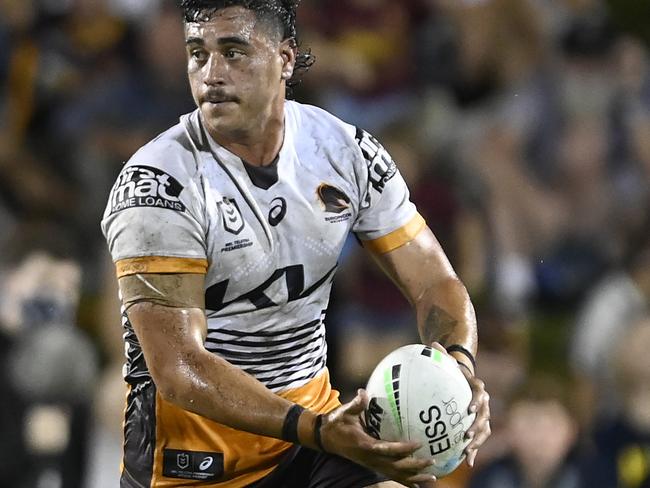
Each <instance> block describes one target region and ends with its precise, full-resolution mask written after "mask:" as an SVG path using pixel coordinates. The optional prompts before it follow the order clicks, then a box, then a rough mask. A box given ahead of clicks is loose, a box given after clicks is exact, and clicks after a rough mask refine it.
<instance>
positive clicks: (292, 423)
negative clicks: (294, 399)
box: [282, 403, 305, 444]
mask: <svg viewBox="0 0 650 488" xmlns="http://www.w3.org/2000/svg"><path fill="white" fill-rule="evenodd" d="M304 411H305V409H304V408H303V407H301V406H300V405H298V404H297V403H296V404H295V405H293V406H292V407H291V408H290V409H289V411H288V412H287V416H286V417H285V418H284V424H282V439H283V440H285V441H287V442H293V443H294V444H297V443H298V420H299V419H300V415H301V414H302V412H304Z"/></svg>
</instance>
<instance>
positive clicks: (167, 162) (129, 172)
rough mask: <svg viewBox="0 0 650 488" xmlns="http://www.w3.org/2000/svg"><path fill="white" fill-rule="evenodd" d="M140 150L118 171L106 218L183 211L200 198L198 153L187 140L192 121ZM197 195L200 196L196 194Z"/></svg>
mask: <svg viewBox="0 0 650 488" xmlns="http://www.w3.org/2000/svg"><path fill="white" fill-rule="evenodd" d="M194 115H195V114H190V115H188V116H183V117H182V118H181V120H180V122H179V123H178V124H177V125H175V126H174V127H172V128H170V129H169V130H167V131H165V132H163V133H162V134H160V135H159V136H158V137H156V138H155V139H153V140H152V141H151V142H149V143H148V144H146V145H144V146H143V147H142V148H140V149H139V150H138V151H137V152H136V153H135V154H134V155H133V156H132V157H131V159H130V160H129V161H128V162H127V163H126V164H125V165H124V167H123V168H122V170H121V171H120V173H119V175H118V176H117V179H116V181H115V184H114V185H113V188H112V190H111V194H110V198H109V202H108V205H107V209H106V212H105V216H108V215H112V214H115V213H117V212H119V211H121V210H126V209H131V208H135V207H158V208H168V209H172V210H177V211H183V212H184V211H185V210H186V208H187V205H188V200H192V202H194V203H192V204H195V203H196V202H195V200H196V198H195V197H196V196H197V195H198V194H200V173H199V153H198V151H197V149H196V146H195V144H194V142H193V140H192V137H191V136H190V131H191V124H192V121H191V117H192V116H194ZM197 192H199V193H197Z"/></svg>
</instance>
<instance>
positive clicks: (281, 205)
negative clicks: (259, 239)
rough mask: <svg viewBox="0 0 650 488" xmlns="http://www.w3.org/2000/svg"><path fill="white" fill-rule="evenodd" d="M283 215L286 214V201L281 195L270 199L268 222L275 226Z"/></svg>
mask: <svg viewBox="0 0 650 488" xmlns="http://www.w3.org/2000/svg"><path fill="white" fill-rule="evenodd" d="M285 215H287V201H286V200H285V199H284V198H282V197H278V198H274V199H273V200H272V201H271V210H269V224H271V225H272V226H273V227H275V226H277V225H278V224H279V223H280V222H282V220H283V219H284V216H285Z"/></svg>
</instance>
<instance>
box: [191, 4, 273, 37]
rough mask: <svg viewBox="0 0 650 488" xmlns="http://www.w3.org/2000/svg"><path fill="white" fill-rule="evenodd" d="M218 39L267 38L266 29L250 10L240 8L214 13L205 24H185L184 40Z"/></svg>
mask: <svg viewBox="0 0 650 488" xmlns="http://www.w3.org/2000/svg"><path fill="white" fill-rule="evenodd" d="M220 37H239V38H243V39H246V40H249V41H251V40H254V39H259V38H260V37H268V29H265V28H264V25H263V22H260V20H259V19H258V18H257V15H256V14H255V12H253V11H252V10H249V9H247V8H244V7H240V6H233V7H226V8H223V9H221V10H218V11H217V12H215V13H214V14H213V15H212V17H211V18H210V20H208V21H205V22H188V23H186V24H185V38H186V39H188V38H199V39H204V40H206V41H207V40H209V39H210V38H215V39H218V38H220Z"/></svg>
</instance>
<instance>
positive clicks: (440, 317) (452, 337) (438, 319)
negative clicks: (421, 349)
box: [415, 277, 477, 371]
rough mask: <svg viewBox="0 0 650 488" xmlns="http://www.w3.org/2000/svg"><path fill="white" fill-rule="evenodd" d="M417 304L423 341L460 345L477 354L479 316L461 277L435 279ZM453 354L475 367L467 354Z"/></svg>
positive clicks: (426, 342) (419, 327) (444, 344)
mask: <svg viewBox="0 0 650 488" xmlns="http://www.w3.org/2000/svg"><path fill="white" fill-rule="evenodd" d="M415 305H416V311H417V321H418V329H419V332H420V338H421V339H422V342H423V343H425V344H432V343H433V342H439V343H440V344H442V345H443V346H450V345H452V344H457V345H460V346H462V347H464V348H465V349H467V350H468V351H469V352H471V353H472V354H473V355H476V352H477V351H476V350H477V332H476V316H475V314H474V307H473V306H472V303H471V301H470V298H469V295H468V293H467V290H466V289H465V286H464V285H463V284H462V283H461V282H460V280H458V279H457V278H455V277H448V278H445V279H442V280H439V281H437V282H435V283H434V284H432V285H431V286H430V287H429V288H427V289H426V291H425V292H424V293H423V294H422V295H421V296H420V297H418V299H417V301H416V304H415ZM452 354H453V355H454V357H456V359H458V360H459V361H462V362H463V364H465V365H467V366H469V367H471V366H472V365H471V363H470V362H469V360H468V358H467V357H464V355H463V354H456V353H452ZM472 371H473V368H472Z"/></svg>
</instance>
